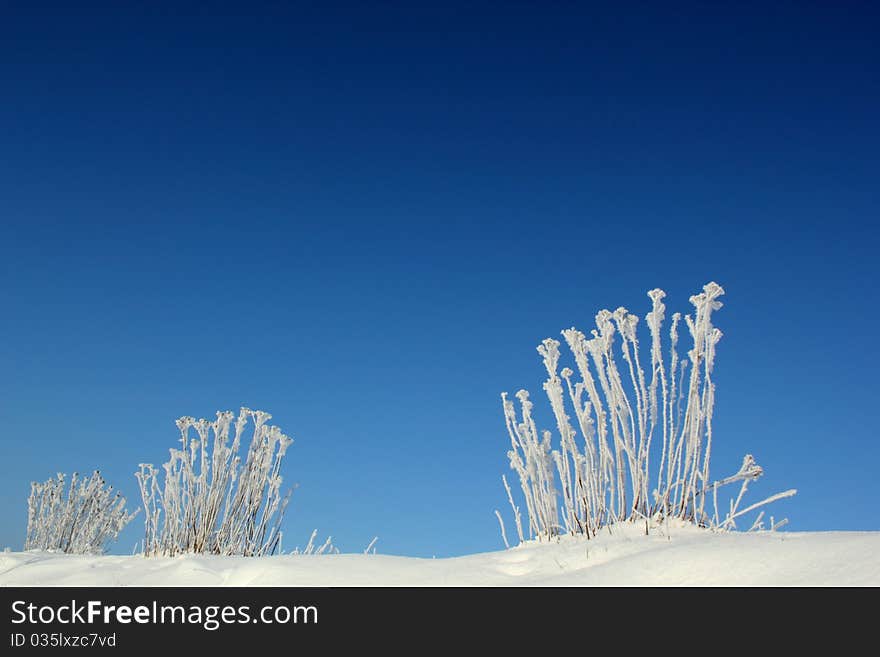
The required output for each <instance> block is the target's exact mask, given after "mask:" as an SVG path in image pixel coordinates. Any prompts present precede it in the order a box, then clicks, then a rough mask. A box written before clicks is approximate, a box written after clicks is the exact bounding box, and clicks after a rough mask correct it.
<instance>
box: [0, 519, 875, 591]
mask: <svg viewBox="0 0 880 657" xmlns="http://www.w3.org/2000/svg"><path fill="white" fill-rule="evenodd" d="M644 531H645V530H644V526H642V527H641V528H640V527H638V526H637V525H627V526H624V527H617V528H615V530H614V534H609V533H608V532H607V530H606V531H604V532H603V533H602V534H601V535H599V536H598V537H596V538H594V539H592V540H587V539H586V538H584V537H564V538H562V539H560V540H559V541H554V542H552V543H546V542H545V543H536V542H530V543H525V544H523V545H520V546H518V547H515V548H513V549H510V550H503V551H498V552H487V553H482V554H473V555H468V556H463V557H454V558H445V559H421V558H413V557H398V556H386V555H381V554H378V555H373V554H333V555H302V554H299V555H277V556H271V557H219V556H203V555H186V556H178V557H157V558H144V557H143V556H140V555H133V556H85V555H65V554H52V553H45V552H36V551H29V552H4V553H0V586H45V585H50V586H51V585H59V586H124V585H135V586H606V585H611V586H678V585H684V586H700V585H721V586H738V585H751V586H760V585H764V586H824V585H828V586H858V585H866V586H878V585H880V532H800V533H795V532H761V533H735V532H728V533H725V532H721V533H715V532H710V531H707V530H702V529H698V528H695V527H688V526H680V527H678V528H676V529H673V530H672V531H671V534H670V535H665V534H664V533H663V531H662V530H659V529H654V530H652V532H651V534H650V535H649V536H645V533H644Z"/></svg>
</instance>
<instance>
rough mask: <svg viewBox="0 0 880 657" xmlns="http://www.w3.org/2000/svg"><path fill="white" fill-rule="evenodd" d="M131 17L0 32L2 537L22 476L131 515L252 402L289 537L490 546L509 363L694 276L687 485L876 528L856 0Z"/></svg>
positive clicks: (873, 205) (872, 86)
mask: <svg viewBox="0 0 880 657" xmlns="http://www.w3.org/2000/svg"><path fill="white" fill-rule="evenodd" d="M137 4H139V3H124V4H123V5H122V6H120V5H119V4H118V3H104V4H101V3H90V4H89V7H88V8H85V9H84V8H79V7H73V6H72V5H70V4H69V3H63V4H61V5H60V6H48V5H46V4H45V3H39V2H33V3H31V2H28V3H24V2H18V3H16V2H12V3H4V4H3V6H2V8H0V12H2V20H0V82H2V86H0V101H2V102H0V145H2V154H3V156H2V157H0V223H2V233H0V235H2V239H0V272H2V273H0V276H2V285H0V307H2V318H3V321H2V340H0V422H2V425H3V437H2V439H0V440H2V459H0V509H2V513H0V545H10V546H12V547H13V548H14V549H20V547H21V544H22V542H23V540H24V532H25V521H26V508H25V501H26V497H27V493H28V490H29V488H28V484H29V482H30V481H31V480H33V479H46V478H48V477H49V476H51V475H52V474H53V473H55V472H56V471H67V472H69V471H72V470H81V471H88V470H91V469H93V468H95V467H100V468H101V469H102V471H103V472H104V473H105V474H106V476H107V478H108V479H109V480H110V482H111V483H113V484H115V485H117V486H118V488H120V489H121V490H123V491H124V492H125V493H126V494H127V495H128V497H129V499H130V501H131V503H132V504H136V503H137V497H138V496H137V488H136V483H135V480H134V477H133V472H134V471H135V469H136V466H137V464H138V463H140V462H144V461H151V462H154V463H160V462H161V461H163V460H164V459H165V458H166V456H167V449H168V448H169V447H172V446H174V442H175V440H176V436H177V430H176V428H175V426H174V420H175V419H176V418H177V417H179V416H181V415H194V416H197V417H212V416H213V413H214V412H215V411H217V410H218V409H237V408H238V407H239V406H240V405H248V406H250V407H252V408H259V409H264V410H267V411H269V412H271V413H272V414H273V415H274V422H276V423H277V424H279V425H280V426H281V427H282V428H283V429H284V430H285V431H286V432H287V433H289V434H291V435H292V436H293V437H294V439H295V441H296V442H295V444H294V446H293V447H292V448H291V450H290V452H289V453H288V457H287V459H286V460H285V468H284V474H285V479H286V481H288V482H290V483H298V484H299V488H298V489H297V491H296V492H295V493H294V497H293V500H292V506H291V508H290V511H289V514H288V519H287V521H286V523H285V529H286V531H285V536H286V538H285V545H286V547H293V546H294V545H296V544H297V543H299V544H303V543H305V541H306V540H307V539H308V535H309V533H310V532H311V530H312V528H315V527H317V528H318V529H319V531H320V533H321V534H322V535H326V534H332V535H333V537H334V542H335V543H336V544H337V545H338V546H339V547H340V549H342V550H343V551H359V550H362V549H363V547H365V546H366V544H367V543H369V541H370V540H371V539H372V538H373V536H374V535H378V536H379V543H378V549H379V551H380V552H385V553H396V554H408V555H416V556H432V555H436V556H447V555H457V554H464V553H468V552H474V551H483V550H490V549H497V548H498V547H500V545H501V542H500V537H499V534H498V527H497V522H496V520H495V518H494V517H493V510H494V509H495V508H499V509H501V510H503V511H504V512H505V513H506V512H507V505H506V499H505V495H504V492H503V489H502V487H501V483H500V476H501V475H502V474H503V473H506V472H508V466H507V459H506V455H505V454H506V450H507V448H508V445H509V443H508V438H507V435H506V432H505V429H504V422H503V417H502V414H501V407H500V400H499V394H500V392H501V391H503V390H507V391H510V392H514V391H516V390H518V389H519V388H522V387H526V388H529V389H530V390H531V391H532V394H533V396H534V397H535V398H539V393H541V382H542V380H543V377H542V367H541V364H540V361H539V358H538V355H537V353H536V352H535V350H534V347H535V345H536V344H538V342H540V340H541V339H543V338H545V337H548V336H558V333H559V331H560V330H561V329H563V328H565V327H568V326H572V325H574V326H577V327H579V328H582V329H588V328H590V327H591V324H592V318H593V316H594V314H595V312H596V311H597V310H598V309H599V308H603V307H611V308H615V307H617V306H618V305H625V306H626V307H628V308H630V309H631V310H633V311H638V312H639V314H641V315H644V313H645V312H647V310H648V303H649V301H648V299H647V297H646V296H645V292H646V291H647V290H648V289H650V288H653V287H662V288H664V289H665V290H666V291H667V292H668V294H669V297H668V298H667V301H668V303H669V307H670V311H673V310H682V311H686V310H688V309H689V306H688V304H687V297H688V296H689V295H690V294H692V293H693V292H696V291H698V290H699V288H700V287H701V286H702V285H703V284H704V283H705V282H707V281H709V280H716V281H718V282H719V283H721V284H722V285H723V286H724V287H725V288H726V290H727V296H726V297H725V302H726V305H725V307H724V309H723V310H722V311H721V312H720V313H719V314H718V316H717V319H716V324H717V325H718V326H719V327H720V328H721V329H722V330H723V331H724V334H725V337H724V339H723V341H722V343H721V344H720V345H719V353H718V359H717V371H716V374H717V385H718V393H717V409H716V434H715V438H716V441H717V442H716V450H715V453H714V454H715V455H714V459H713V471H714V472H715V473H716V474H717V475H719V476H723V475H726V474H728V473H729V472H732V471H734V470H735V469H736V468H737V467H738V465H739V462H740V459H741V457H742V455H743V454H744V453H745V452H747V451H748V452H752V453H754V454H755V456H756V457H757V459H758V461H759V463H761V464H762V465H763V466H764V467H765V469H766V472H767V474H766V476H765V478H764V479H763V480H761V481H760V483H759V484H758V485H756V486H754V487H753V491H754V492H753V493H752V495H753V500H757V499H758V497H757V496H758V495H760V494H762V493H763V494H766V495H769V494H770V493H773V492H776V491H777V490H781V489H784V488H789V487H796V488H798V489H799V491H800V492H799V494H798V496H797V497H796V498H794V499H793V500H788V501H784V502H781V503H779V504H777V505H775V507H774V508H773V513H774V514H775V515H777V516H788V517H790V518H791V526H790V527H791V529H793V530H820V529H872V530H878V529H880V515H878V511H877V504H876V502H877V499H878V495H880V483H878V479H877V477H876V474H875V473H876V469H877V463H878V460H880V447H878V441H877V439H876V438H877V437H876V418H875V411H874V406H875V404H876V399H877V392H878V389H877V383H876V382H877V371H878V368H880V356H878V350H877V348H876V337H875V336H876V326H877V322H878V320H880V317H878V305H877V296H878V295H877V292H876V287H875V286H876V275H877V273H878V271H877V270H878V268H877V265H876V264H875V263H876V250H877V238H878V228H877V219H878V205H880V204H878V189H880V186H878V184H877V179H878V172H880V166H878V165H880V162H878V153H880V131H878V128H877V116H878V110H880V106H878V100H880V82H878V77H877V75H876V70H877V65H878V63H880V47H878V44H877V40H876V34H877V30H878V27H880V25H878V20H877V18H878V17H877V15H876V13H875V11H876V10H873V9H872V8H870V7H869V6H868V4H867V3H864V4H861V3H847V6H846V7H842V6H837V3H819V2H804V3H774V6H772V7H768V6H766V4H764V3H756V4H754V5H752V6H749V5H748V4H741V3H737V4H736V7H735V8H734V7H732V6H731V7H723V8H722V7H708V6H706V5H705V4H703V5H694V6H685V5H681V6H679V7H676V8H674V9H673V8H670V7H667V6H665V5H664V6H663V7H662V8H661V7H660V6H659V5H657V4H656V3H650V4H648V5H639V4H632V5H626V6H622V5H615V6H613V7H611V6H608V5H604V4H597V5H595V6H592V5H590V4H589V3H561V2H560V3H520V2H514V3H504V4H503V5H502V4H501V3H486V4H484V5H480V4H477V5H473V4H470V5H463V4H462V5H458V4H456V3H447V2H444V3H436V4H435V5H432V6H430V7H424V6H419V7H418V8H413V7H406V6H404V5H403V4H400V5H396V4H391V3H389V4H383V5H372V4H370V3H367V4H370V6H369V7H367V6H366V5H364V4H363V3H358V4H356V5H353V6H346V5H341V4H331V3H313V4H312V3H308V4H306V3H303V4H298V3H259V2H257V3H247V4H244V3H242V4H241V5H239V6H237V7H236V6H232V5H229V6H223V5H219V6H218V5H213V6H211V7H209V6H208V5H200V4H189V3H185V2H174V3H161V2H157V3H142V6H137ZM417 4H420V5H421V3H417ZM542 412H543V411H542ZM543 424H544V426H548V427H549V426H550V418H548V417H546V419H545V422H544V423H543ZM141 536H142V523H141V522H140V518H139V519H137V520H135V521H134V522H133V523H132V525H131V526H130V527H129V528H128V529H127V530H126V531H125V533H124V534H123V536H122V539H121V540H120V542H119V543H118V544H117V546H116V547H115V548H114V549H115V551H118V552H128V551H130V550H131V548H132V546H133V545H134V543H135V541H137V540H138V539H139V538H140V537H141Z"/></svg>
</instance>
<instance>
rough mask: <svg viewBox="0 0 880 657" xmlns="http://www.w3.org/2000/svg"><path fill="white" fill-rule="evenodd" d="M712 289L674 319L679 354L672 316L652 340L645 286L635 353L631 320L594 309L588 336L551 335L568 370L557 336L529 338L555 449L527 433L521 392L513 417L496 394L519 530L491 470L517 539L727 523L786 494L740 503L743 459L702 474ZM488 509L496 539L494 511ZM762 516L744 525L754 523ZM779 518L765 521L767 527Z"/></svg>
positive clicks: (711, 389) (657, 309) (711, 395)
mask: <svg viewBox="0 0 880 657" xmlns="http://www.w3.org/2000/svg"><path fill="white" fill-rule="evenodd" d="M723 294H724V290H723V289H722V288H721V286H720V285H718V284H716V283H709V284H707V285H706V286H704V287H703V291H702V292H701V293H700V294H696V295H694V296H692V297H691V298H690V302H691V304H692V305H693V306H694V313H693V315H686V316H685V317H684V324H685V326H686V328H687V332H688V334H689V335H690V339H691V343H690V348H689V349H688V350H687V351H686V355H687V358H679V352H678V349H679V345H678V341H679V330H680V329H681V320H682V315H681V314H680V313H675V314H673V315H672V321H671V323H670V326H669V332H668V337H667V339H666V340H665V341H664V339H663V338H664V335H663V332H662V327H663V322H664V320H665V316H666V306H665V305H664V304H663V298H664V297H665V296H666V294H665V293H664V292H663V291H662V290H659V289H655V290H651V291H650V292H648V296H649V297H650V299H651V301H652V309H651V312H649V313H648V314H647V316H646V318H645V319H646V323H647V324H648V328H649V337H650V348H649V350H648V353H647V354H643V351H641V350H640V343H639V339H638V335H637V326H638V321H639V318H638V317H637V316H636V315H633V314H631V313H630V312H629V311H627V310H626V309H625V308H618V309H617V310H616V311H614V312H610V311H608V310H602V311H600V312H599V313H598V314H597V315H596V328H595V329H593V330H592V331H591V337H589V338H588V337H587V336H586V335H584V334H583V333H582V332H580V331H578V330H577V329H574V328H570V329H567V330H565V331H562V336H563V338H564V340H565V342H566V344H567V346H568V348H569V351H570V352H571V356H572V358H573V365H574V366H575V369H574V370H573V369H572V368H570V367H563V368H562V369H561V370H560V369H559V361H560V355H561V354H560V350H559V347H560V342H559V341H558V340H553V339H549V338H548V339H546V340H544V341H543V342H542V343H541V344H540V345H538V353H539V354H540V355H541V358H542V360H543V363H544V367H545V369H546V370H547V375H548V378H547V380H546V381H545V383H544V391H545V392H546V394H547V397H548V399H549V401H550V407H551V409H552V412H553V417H554V419H555V424H556V430H557V432H558V434H559V442H558V447H557V448H555V449H554V448H553V447H552V442H553V438H552V434H551V432H550V431H543V432H541V433H539V432H538V429H537V426H536V423H535V420H534V418H533V415H532V409H533V405H532V402H531V401H530V400H529V393H528V392H526V391H525V390H520V391H519V392H518V393H516V398H517V400H518V401H519V413H517V409H516V405H515V404H514V402H513V401H511V400H509V399H508V397H507V393H503V394H502V395H501V398H502V403H503V409H504V417H505V421H506V424H507V430H508V433H509V435H510V440H511V447H512V449H511V450H510V452H509V453H508V456H509V459H510V466H511V468H512V469H513V470H514V471H515V472H516V473H517V475H518V477H519V481H520V488H521V491H522V495H523V498H524V500H525V507H526V515H527V519H528V526H527V527H526V528H523V522H522V513H521V512H520V507H519V506H518V505H517V503H516V502H515V500H514V495H513V492H512V491H511V489H510V486H509V484H508V482H507V478H506V477H503V478H502V480H503V483H504V486H505V489H506V491H507V496H508V500H509V502H510V505H511V507H512V508H513V513H514V521H515V525H516V530H517V534H518V537H519V539H520V541H522V540H524V539H525V538H526V537H539V538H546V537H551V536H555V535H558V534H560V533H570V534H586V535H587V536H588V537H589V536H591V535H594V534H595V533H596V532H597V531H598V530H599V528H600V527H603V526H605V525H609V524H613V523H615V522H622V521H634V520H640V519H641V520H649V519H651V520H654V521H656V522H662V521H664V520H666V519H673V518H674V519H679V520H683V521H687V522H692V523H695V524H698V525H702V526H709V527H714V528H719V529H728V528H736V521H737V519H741V518H742V516H743V515H744V514H746V513H748V512H750V511H753V510H755V509H757V508H759V507H761V506H763V505H764V504H767V503H769V502H771V501H774V500H776V499H780V498H783V497H789V496H791V495H794V494H795V491H794V490H790V491H786V492H784V493H779V494H777V495H774V496H772V497H770V498H767V499H766V500H764V501H762V502H759V503H757V504H753V505H751V506H749V507H747V508H744V509H740V503H741V501H742V498H743V495H744V493H745V492H746V489H747V488H748V485H749V482H751V481H753V480H755V479H757V478H758V477H760V476H761V474H762V473H763V471H762V469H761V467H760V466H758V465H757V463H756V462H755V460H754V458H753V457H752V456H751V455H746V456H745V458H744V459H743V462H742V466H741V467H740V469H739V470H738V471H737V472H736V473H734V474H733V475H731V476H729V477H726V478H723V479H720V480H716V481H713V480H712V479H711V478H710V470H709V462H710V456H711V453H712V441H713V438H714V437H713V432H712V415H713V411H714V407H715V383H714V381H713V379H712V370H713V365H714V362H715V350H716V346H717V344H718V341H719V340H720V339H721V331H720V330H719V329H717V328H715V327H714V326H713V325H712V313H713V312H714V311H716V310H718V309H719V308H721V303H720V302H719V301H718V298H719V297H720V296H721V295H723ZM664 342H665V343H666V347H665V350H666V354H665V355H664V347H663V343H664ZM569 413H572V414H573V418H572V415H570V414H569ZM652 459H653V461H652ZM652 473H653V477H655V479H654V480H653V481H652ZM734 482H740V490H739V494H738V495H737V496H736V498H735V499H733V500H731V501H730V505H729V507H728V509H727V510H726V512H724V513H723V514H721V513H720V512H719V509H718V489H719V488H721V487H722V486H726V485H728V484H731V483H734ZM496 515H497V516H498V519H499V522H500V523H501V530H502V536H503V537H504V540H505V542H507V538H506V535H505V531H504V523H503V520H502V517H501V514H500V513H499V512H497V511H496ZM762 517H763V515H761V516H759V517H758V519H757V520H755V521H754V523H753V524H752V526H751V527H752V528H761V527H763V523H762V522H761V518H762ZM781 524H782V523H775V522H771V527H772V528H775V527H779V526H780V525H781Z"/></svg>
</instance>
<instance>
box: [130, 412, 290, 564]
mask: <svg viewBox="0 0 880 657" xmlns="http://www.w3.org/2000/svg"><path fill="white" fill-rule="evenodd" d="M271 417H272V416H271V415H269V414H268V413H264V412H263V411H252V410H250V409H248V408H242V409H241V411H240V412H239V415H238V417H237V418H236V417H235V416H234V414H233V413H232V412H231V411H226V412H218V413H217V419H216V420H214V421H213V422H210V421H208V420H204V419H202V420H196V419H194V418H191V417H182V418H180V419H179V420H177V427H178V428H179V429H180V443H181V447H180V449H171V450H170V454H171V458H170V460H169V461H168V462H167V463H165V464H164V465H163V466H162V469H161V471H160V470H158V469H157V468H154V467H153V465H152V464H148V463H142V464H141V465H140V470H139V471H138V472H137V473H135V477H137V480H138V484H139V486H140V490H141V496H142V498H143V503H144V509H145V511H146V517H145V520H144V522H145V536H144V554H145V555H146V556H156V555H165V556H170V555H176V554H181V553H207V554H222V555H244V556H263V555H269V554H274V553H275V552H276V551H277V550H278V548H279V546H280V543H281V538H282V537H281V531H280V526H281V521H282V519H283V517H284V511H285V509H286V507H287V504H288V501H289V499H290V494H291V492H292V491H288V492H287V493H286V494H283V495H282V493H281V483H282V478H281V474H280V470H281V461H282V459H283V458H284V454H285V453H286V452H287V448H288V447H289V446H290V444H291V443H292V442H293V441H292V440H291V439H290V438H289V437H288V436H286V435H284V434H283V433H282V432H281V430H280V429H279V428H278V427H276V426H272V425H268V424H266V423H267V422H268V421H269V420H270V419H271ZM251 419H252V420H253V422H252V434H251V440H250V446H249V447H248V450H247V454H246V455H245V457H244V458H243V459H242V457H241V456H239V453H238V452H239V448H240V447H241V443H242V440H243V438H244V435H245V428H246V426H247V424H248V421H249V420H251ZM230 433H231V434H232V443H231V444H230V442H229V440H230Z"/></svg>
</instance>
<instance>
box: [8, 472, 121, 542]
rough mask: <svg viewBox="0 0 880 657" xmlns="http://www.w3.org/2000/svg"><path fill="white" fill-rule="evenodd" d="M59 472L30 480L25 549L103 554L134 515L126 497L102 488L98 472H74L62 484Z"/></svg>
mask: <svg viewBox="0 0 880 657" xmlns="http://www.w3.org/2000/svg"><path fill="white" fill-rule="evenodd" d="M65 481H66V476H65V475H64V474H62V473H60V472H59V473H58V475H57V476H56V477H54V478H52V479H49V480H47V481H44V482H42V483H40V482H36V481H35V482H33V483H31V494H30V496H29V497H28V524H27V538H26V540H25V544H24V549H25V550H50V551H58V552H66V553H69V554H103V553H104V552H105V551H106V550H107V547H108V545H109V544H110V543H111V542H112V541H114V540H116V538H117V537H118V536H119V532H121V531H122V529H123V528H124V527H125V526H126V525H127V524H128V522H129V521H130V520H131V519H132V518H133V517H134V516H135V515H137V511H135V512H134V513H129V512H128V511H126V510H125V498H124V497H123V496H122V495H120V494H119V493H118V492H115V491H114V490H113V487H112V486H107V487H105V486H104V484H105V481H104V479H103V478H102V477H101V474H100V472H99V471H97V470H96V471H95V472H93V473H92V475H91V476H90V477H88V478H80V476H79V474H78V473H76V472H74V473H73V475H72V476H71V477H70V485H69V486H67V487H66V486H65Z"/></svg>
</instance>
